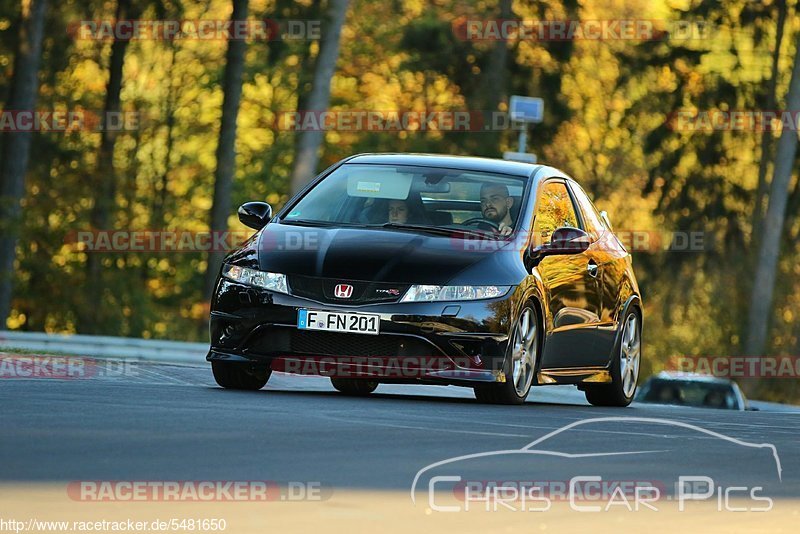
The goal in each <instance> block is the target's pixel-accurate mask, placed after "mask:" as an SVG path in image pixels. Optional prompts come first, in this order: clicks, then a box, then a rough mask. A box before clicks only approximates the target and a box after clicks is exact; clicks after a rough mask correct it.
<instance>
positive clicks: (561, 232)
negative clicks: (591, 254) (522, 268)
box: [529, 226, 592, 265]
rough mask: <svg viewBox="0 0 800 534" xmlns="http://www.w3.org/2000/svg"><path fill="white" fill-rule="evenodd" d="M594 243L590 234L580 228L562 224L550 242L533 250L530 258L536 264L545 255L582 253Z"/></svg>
mask: <svg viewBox="0 0 800 534" xmlns="http://www.w3.org/2000/svg"><path fill="white" fill-rule="evenodd" d="M591 244H592V240H591V238H590V237H589V234H587V233H586V232H584V231H583V230H581V229H580V228H572V227H571V226H562V227H561V228H559V229H557V230H555V231H554V232H553V235H551V236H550V242H549V243H547V244H545V245H542V246H540V247H536V248H535V249H533V250H531V252H530V255H529V258H530V260H532V261H533V264H534V265H536V264H538V263H539V262H540V261H542V259H544V257H545V256H557V255H568V254H580V253H581V252H585V251H586V249H588V248H589V245H591Z"/></svg>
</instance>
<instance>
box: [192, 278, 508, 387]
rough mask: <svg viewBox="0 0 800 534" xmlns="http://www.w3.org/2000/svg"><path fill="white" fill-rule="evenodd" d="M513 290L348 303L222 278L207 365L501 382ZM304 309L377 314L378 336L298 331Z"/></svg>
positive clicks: (214, 303)
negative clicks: (446, 298) (476, 296)
mask: <svg viewBox="0 0 800 534" xmlns="http://www.w3.org/2000/svg"><path fill="white" fill-rule="evenodd" d="M514 295H515V292H514V291H512V292H510V293H509V294H508V295H506V296H504V297H502V298H499V299H491V300H481V301H463V302H413V303H412V302H409V303H388V304H386V303H384V304H368V305H360V306H345V305H335V304H329V303H321V302H317V301H315V300H311V299H307V298H301V297H297V296H292V295H285V294H282V293H273V292H271V291H267V290H262V289H258V288H254V287H251V286H246V285H243V284H239V283H236V282H232V281H230V280H227V279H224V278H221V279H220V280H219V281H218V282H217V286H216V292H215V295H214V298H213V300H212V306H211V310H212V311H211V325H210V330H211V332H210V333H211V350H210V351H209V353H208V356H207V359H208V360H209V361H237V362H251V363H254V364H258V365H267V366H269V367H270V368H272V369H273V370H275V371H282V372H288V373H297V374H316V375H323V376H334V377H368V378H372V379H375V380H379V381H381V382H395V383H406V382H428V383H438V384H454V385H469V384H471V383H475V382H484V383H485V382H503V381H505V375H504V373H503V371H502V369H503V359H504V357H505V353H506V345H507V343H508V331H509V327H508V321H509V316H510V315H511V314H510V311H511V310H512V309H513V308H512V302H513V300H514ZM301 308H307V309H314V310H327V311H342V312H361V313H372V314H378V315H380V332H381V333H380V335H377V336H374V335H366V334H349V333H338V332H320V331H309V330H299V329H298V328H297V312H298V310H299V309H301Z"/></svg>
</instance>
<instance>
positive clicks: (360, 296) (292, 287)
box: [289, 275, 410, 304]
mask: <svg viewBox="0 0 800 534" xmlns="http://www.w3.org/2000/svg"><path fill="white" fill-rule="evenodd" d="M338 284H348V285H351V286H353V294H352V295H351V296H350V298H346V299H342V298H337V297H336V296H335V293H334V291H335V288H336V286H337V285H338ZM409 287H410V286H409V285H408V284H393V283H387V282H367V281H363V280H341V279H336V278H316V277H313V276H298V275H289V291H290V292H291V294H292V295H296V296H298V297H304V298H308V299H313V300H316V301H318V302H326V303H331V304H376V303H381V302H397V301H398V300H400V297H402V296H403V295H404V294H405V292H406V291H407V290H408V288H409Z"/></svg>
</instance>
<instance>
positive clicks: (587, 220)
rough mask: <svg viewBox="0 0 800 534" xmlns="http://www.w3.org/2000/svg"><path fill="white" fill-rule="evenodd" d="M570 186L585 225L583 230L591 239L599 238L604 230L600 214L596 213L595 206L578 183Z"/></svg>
mask: <svg viewBox="0 0 800 534" xmlns="http://www.w3.org/2000/svg"><path fill="white" fill-rule="evenodd" d="M571 188H572V192H573V193H574V195H575V200H577V202H578V206H579V207H580V210H581V214H582V215H583V223H584V226H585V227H586V228H584V230H586V233H588V234H589V236H590V237H591V238H592V240H596V239H599V238H600V236H601V235H603V232H604V231H605V225H604V224H603V221H602V219H600V214H599V213H597V208H595V207H594V204H592V201H591V200H589V197H588V196H586V193H585V192H584V191H583V189H582V188H581V187H580V186H579V185H575V184H573V185H572V186H571Z"/></svg>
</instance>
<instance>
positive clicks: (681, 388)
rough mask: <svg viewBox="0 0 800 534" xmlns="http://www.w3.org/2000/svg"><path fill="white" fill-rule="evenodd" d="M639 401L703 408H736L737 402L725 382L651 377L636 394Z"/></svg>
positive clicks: (733, 393) (730, 388)
mask: <svg viewBox="0 0 800 534" xmlns="http://www.w3.org/2000/svg"><path fill="white" fill-rule="evenodd" d="M636 397H637V399H636V400H638V401H639V402H651V403H655V404H678V405H684V406H695V407H703V408H724V409H729V410H736V409H738V408H739V403H738V401H737V400H736V394H735V392H734V390H733V388H732V387H731V386H729V385H727V384H718V383H713V382H702V381H692V380H663V379H652V380H650V381H649V382H647V383H646V384H645V385H644V386H643V387H642V389H641V390H639V394H638V395H637V396H636Z"/></svg>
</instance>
